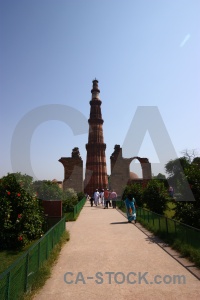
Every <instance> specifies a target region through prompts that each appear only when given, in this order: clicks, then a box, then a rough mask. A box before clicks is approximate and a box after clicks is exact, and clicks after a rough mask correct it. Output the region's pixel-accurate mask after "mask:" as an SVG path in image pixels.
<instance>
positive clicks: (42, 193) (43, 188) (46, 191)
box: [33, 180, 63, 200]
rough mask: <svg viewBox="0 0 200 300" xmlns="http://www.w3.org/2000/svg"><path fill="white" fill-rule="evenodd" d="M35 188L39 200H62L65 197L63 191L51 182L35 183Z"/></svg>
mask: <svg viewBox="0 0 200 300" xmlns="http://www.w3.org/2000/svg"><path fill="white" fill-rule="evenodd" d="M33 186H34V189H35V191H36V193H37V196H38V198H39V199H42V200H61V199H62V197H63V192H62V189H61V188H60V187H59V186H58V185H57V183H55V182H52V181H50V180H42V181H40V180H39V181H35V182H34V184H33Z"/></svg>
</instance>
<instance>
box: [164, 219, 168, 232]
mask: <svg viewBox="0 0 200 300" xmlns="http://www.w3.org/2000/svg"><path fill="white" fill-rule="evenodd" d="M165 222H166V230H167V234H168V222H167V218H166V217H165Z"/></svg>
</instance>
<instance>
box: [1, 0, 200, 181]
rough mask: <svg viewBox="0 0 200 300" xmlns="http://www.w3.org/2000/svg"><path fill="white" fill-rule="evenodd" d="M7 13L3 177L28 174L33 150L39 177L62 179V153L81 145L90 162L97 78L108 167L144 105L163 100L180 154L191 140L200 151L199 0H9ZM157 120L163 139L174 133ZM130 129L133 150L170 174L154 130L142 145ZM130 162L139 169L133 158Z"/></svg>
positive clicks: (3, 12) (3, 60) (3, 16)
mask: <svg viewBox="0 0 200 300" xmlns="http://www.w3.org/2000/svg"><path fill="white" fill-rule="evenodd" d="M0 14H1V15H0V76H1V77H0V83H1V86H0V98H1V126H0V130H1V164H0V176H3V175H6V174H7V173H8V172H13V171H19V172H22V173H28V174H30V172H31V171H29V169H30V166H27V156H30V161H31V165H32V171H33V173H34V175H35V178H37V179H50V180H52V179H54V178H56V179H58V180H63V177H64V168H63V166H62V164H61V163H59V162H58V159H60V157H63V156H64V157H70V156H71V152H72V148H74V147H79V150H80V153H81V157H82V159H83V161H84V166H85V161H86V150H85V144H86V143H87V141H88V127H87V126H88V124H87V122H85V121H87V119H88V118H89V113H90V105H89V101H90V99H91V88H92V80H94V79H95V77H96V78H97V79H98V80H99V88H100V91H101V93H100V98H101V100H102V106H101V109H102V115H103V119H104V125H103V131H104V141H105V143H106V144H107V149H106V157H107V168H108V174H110V155H111V154H112V152H113V150H114V145H115V144H120V145H121V146H123V144H124V142H125V138H126V136H127V134H128V131H129V128H130V126H131V123H132V120H135V119H134V117H135V114H136V111H137V109H138V107H140V109H141V108H142V109H143V108H146V107H147V108H148V107H156V108H157V110H158V112H159V113H160V116H161V119H162V121H163V124H164V125H165V129H166V132H167V134H168V137H169V138H170V142H171V144H172V145H173V147H174V151H175V153H176V155H177V156H178V157H179V156H181V155H182V154H181V151H183V150H184V149H188V150H190V149H196V151H197V152H198V153H200V140H199V128H200V118H199V112H200V104H199V103H200V101H199V98H200V55H199V53H200V17H199V16H200V1H199V0H123V1H122V0H82V1H81V0H34V1H33V0H23V1H22V0H18V1H16V0H1V1H0ZM65 111H66V114H65ZM62 113H63V114H64V115H66V120H63V117H62V116H61V115H62ZM54 114H55V116H54ZM78 114H79V115H78ZM70 118H71V119H72V120H71V121H70V122H72V123H70V124H72V125H69V121H68V120H69V119H70ZM84 120H85V121H84ZM149 120H150V122H152V123H154V119H153V114H151V116H149ZM146 121H147V120H146V117H145V115H141V118H140V119H139V122H141V124H142V123H143V122H144V123H145V122H146ZM64 122H65V123H64ZM137 122H138V121H137ZM155 122H156V120H155ZM76 125H77V126H78V127H79V128H78V129H77V131H76V132H74V130H73V128H72V127H74V126H76ZM137 125H138V126H139V128H140V124H139V123H137ZM31 126H32V127H31ZM155 127H156V128H157V129H158V132H157V133H156V134H157V139H158V142H159V141H162V137H163V136H166V132H163V130H160V131H159V129H160V128H161V127H160V126H159V124H157V125H156V124H155ZM30 128H32V131H31V129H30ZM81 128H82V131H81ZM131 132H132V131H129V134H128V138H127V139H128V140H129V142H130V149H131V156H141V157H147V158H149V161H150V162H151V163H152V172H153V174H154V175H157V174H158V172H159V171H160V172H162V173H164V169H163V164H159V162H160V157H161V156H160V154H159V153H158V152H159V151H158V149H157V147H156V146H155V143H154V142H153V140H152V139H151V133H150V131H148V130H147V132H146V135H145V136H144V137H142V144H141V147H140V149H139V150H138V149H136V147H135V146H134V140H137V138H138V137H137V133H135V132H132V133H131ZM137 132H138V136H139V135H140V132H139V131H137ZM131 134H132V135H131ZM162 143H163V142H162ZM164 143H165V142H164ZM124 145H125V144H124ZM124 147H125V146H124ZM125 148H126V147H125ZM169 148H170V147H169V145H168V144H166V147H165V145H164V149H166V150H165V151H163V152H165V153H166V157H167V158H166V159H168V158H169V157H170V155H171V154H170V153H172V152H173V151H172V152H170V149H171V148H170V149H169ZM19 149H20V151H19ZM130 149H129V150H130ZM126 152H127V151H126V149H123V154H124V157H126V156H125V155H126ZM129 152H130V151H129ZM128 157H130V156H128ZM170 158H175V157H170ZM166 162H167V161H166ZM154 163H157V167H158V168H156V165H154ZM16 166H19V167H17V169H16ZM131 170H133V171H134V172H136V173H138V174H139V173H140V172H141V170H140V167H139V164H138V163H134V162H133V163H132V164H131ZM30 175H32V174H30ZM139 175H140V174H139Z"/></svg>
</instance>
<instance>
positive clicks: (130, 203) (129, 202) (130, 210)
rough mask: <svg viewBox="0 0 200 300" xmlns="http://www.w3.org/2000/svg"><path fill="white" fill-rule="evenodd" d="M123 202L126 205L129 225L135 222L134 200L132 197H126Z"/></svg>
mask: <svg viewBox="0 0 200 300" xmlns="http://www.w3.org/2000/svg"><path fill="white" fill-rule="evenodd" d="M124 202H125V205H126V213H127V219H128V223H131V222H132V221H135V223H136V208H135V199H134V198H133V197H132V195H128V196H127V197H126V199H125V201H124Z"/></svg>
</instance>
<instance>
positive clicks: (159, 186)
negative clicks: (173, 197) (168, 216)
mask: <svg viewBox="0 0 200 300" xmlns="http://www.w3.org/2000/svg"><path fill="white" fill-rule="evenodd" d="M142 198H143V202H144V203H146V206H147V208H148V209H150V210H151V211H153V212H155V213H158V214H164V211H165V210H166V208H167V201H168V195H167V192H166V188H165V187H164V184H163V183H160V182H159V181H157V180H151V181H149V183H148V184H147V187H146V188H145V189H144V191H143V197H142Z"/></svg>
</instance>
